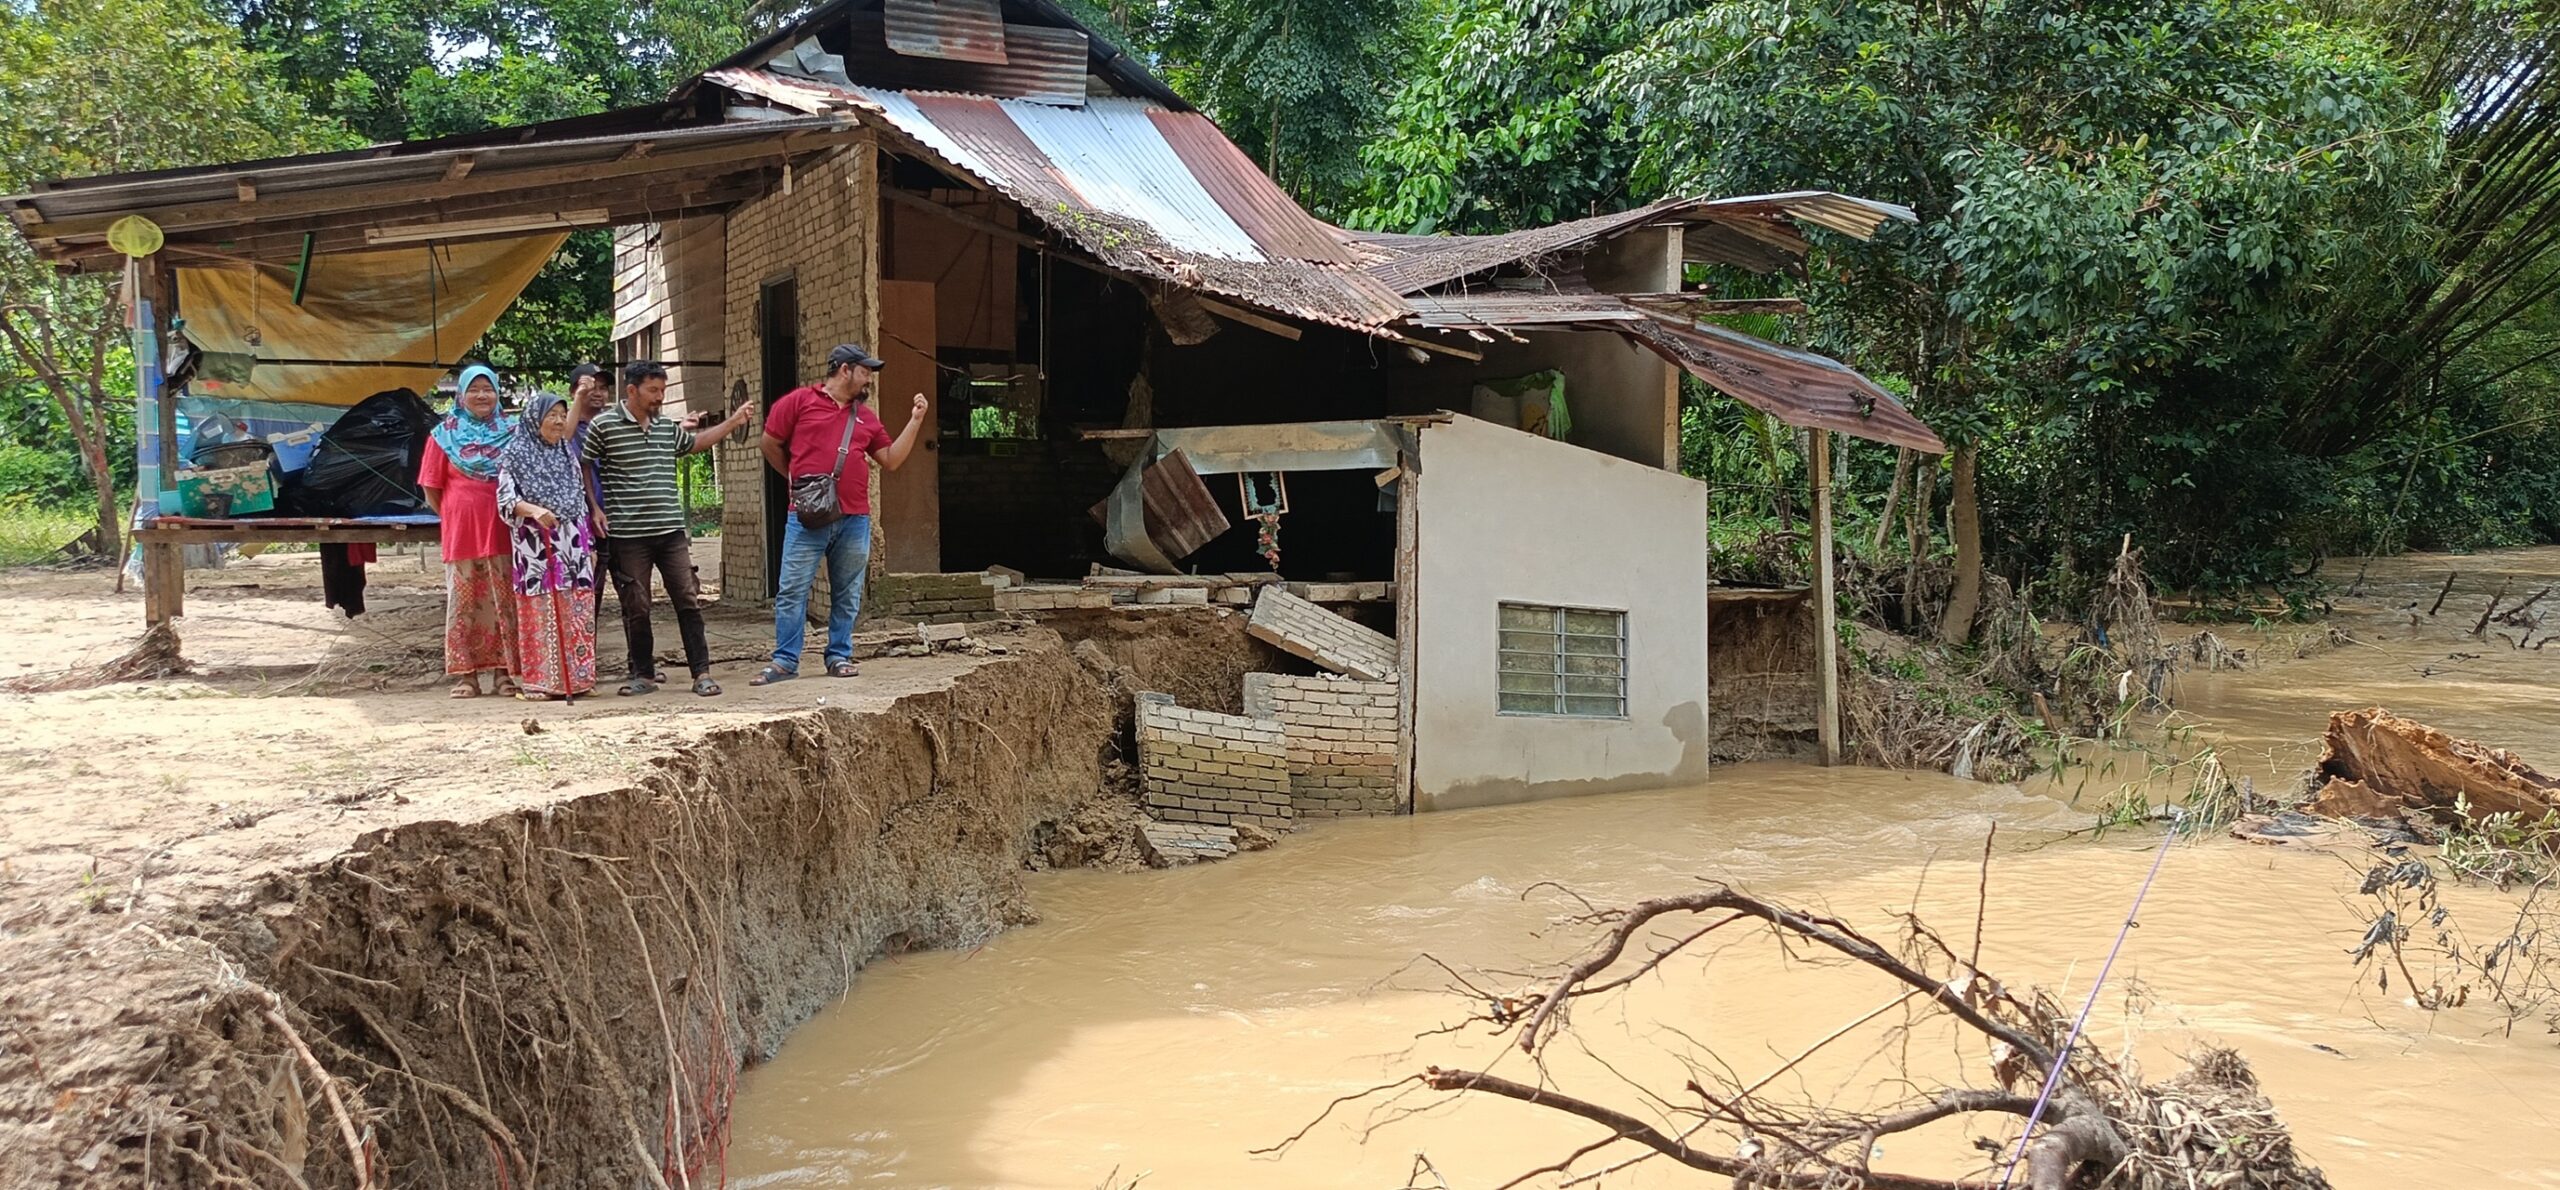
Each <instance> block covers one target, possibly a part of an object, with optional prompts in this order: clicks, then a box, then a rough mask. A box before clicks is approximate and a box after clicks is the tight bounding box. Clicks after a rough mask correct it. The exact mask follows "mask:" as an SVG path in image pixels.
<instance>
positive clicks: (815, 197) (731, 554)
mask: <svg viewBox="0 0 2560 1190" xmlns="http://www.w3.org/2000/svg"><path fill="white" fill-rule="evenodd" d="M878 231H879V199H878V169H877V166H876V163H875V154H874V151H873V149H872V147H871V145H870V144H869V143H867V142H857V143H856V144H854V145H852V146H849V147H847V148H845V149H844V150H842V151H840V152H837V153H835V154H833V155H831V156H828V157H826V158H824V159H822V160H820V161H819V162H817V163H815V164H812V165H810V166H808V167H807V168H804V169H800V170H798V171H796V173H795V174H794V176H793V178H792V185H791V188H790V192H789V193H787V194H786V193H784V192H783V190H782V188H781V187H779V186H777V187H776V188H775V189H774V191H773V192H772V193H770V194H767V195H766V196H765V197H763V198H759V199H756V200H755V201H753V202H749V203H746V204H745V205H742V206H740V207H739V208H738V209H736V210H734V211H732V212H730V213H729V218H728V225H727V236H726V239H727V246H726V256H725V260H726V267H727V297H726V303H725V304H726V307H727V312H728V317H727V320H726V322H727V325H726V328H725V333H724V335H723V338H724V340H725V349H724V352H723V357H724V358H723V363H724V369H723V371H724V374H725V375H727V376H728V377H729V378H731V379H732V380H739V379H743V380H745V381H746V382H747V387H748V391H749V392H751V393H754V394H755V395H756V397H757V399H758V400H759V401H760V402H761V401H762V400H763V399H764V397H765V394H764V393H762V392H761V391H760V386H761V384H762V382H763V376H764V344H763V341H762V335H763V330H764V328H763V325H762V323H761V320H760V319H759V317H758V310H757V301H758V298H759V296H760V294H761V292H762V290H763V287H764V286H765V284H766V283H768V282H772V281H778V280H781V279H783V278H785V277H788V278H791V279H792V280H793V281H795V282H796V283H797V289H798V293H799V301H800V328H799V331H800V333H799V340H800V350H799V359H797V360H796V361H794V362H793V368H792V370H793V374H794V375H796V376H799V377H801V378H803V379H815V378H816V377H817V376H818V374H819V372H820V371H821V370H822V369H823V367H824V365H825V363H826V358H827V350H828V349H829V348H831V347H833V346H835V345H836V344H838V343H843V342H848V341H855V342H862V343H875V342H876V341H877V339H878V338H879V335H878V329H879V314H878V309H879V277H880V271H879V267H878V259H879V253H878V241H879V235H878ZM762 429H763V419H762V417H761V416H759V417H758V419H757V421H756V423H755V424H754V425H753V426H750V427H749V428H748V429H747V430H746V431H744V432H741V433H739V434H736V435H733V436H731V437H730V439H729V440H728V441H727V442H724V443H722V444H721V445H720V447H719V450H718V452H717V455H716V457H715V461H714V466H715V467H716V469H717V470H718V472H719V475H720V491H721V498H722V508H721V516H720V532H721V538H722V542H721V554H720V573H721V577H722V579H723V583H722V587H721V590H722V594H723V597H724V598H730V599H736V600H739V601H741V602H755V603H761V602H763V601H764V599H765V594H764V592H765V586H766V583H767V582H768V581H769V579H768V572H767V571H766V569H765V567H766V564H767V563H766V558H765V528H764V526H765V507H764V458H763V455H762V454H761V453H760V451H759V449H758V447H757V445H756V442H757V439H758V438H759V437H760V436H761V431H762ZM875 499H876V496H875ZM874 507H877V505H876V504H875V505H874ZM875 536H877V534H875ZM873 548H874V555H873V556H874V557H875V558H876V557H877V556H878V554H877V549H878V544H877V543H876V542H875V543H874V546H873ZM874 569H875V570H876V569H877V567H875V568H874ZM819 583H820V586H821V588H823V586H824V584H825V576H824V574H823V573H821V575H820V577H819ZM812 598H813V600H823V599H824V596H823V595H822V594H813V596H812Z"/></svg>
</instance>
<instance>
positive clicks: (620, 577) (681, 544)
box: [605, 529, 711, 678]
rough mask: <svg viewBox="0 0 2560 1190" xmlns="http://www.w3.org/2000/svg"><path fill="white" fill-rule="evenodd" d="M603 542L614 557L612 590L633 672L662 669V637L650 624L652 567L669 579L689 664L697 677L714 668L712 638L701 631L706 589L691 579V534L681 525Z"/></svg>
mask: <svg viewBox="0 0 2560 1190" xmlns="http://www.w3.org/2000/svg"><path fill="white" fill-rule="evenodd" d="M605 545H606V548H607V550H608V553H609V556H610V557H611V558H612V559H613V594H614V597H615V598H617V599H620V600H621V601H622V639H623V643H624V644H626V645H628V646H629V647H630V650H631V676H632V677H634V678H646V677H651V676H653V675H655V674H656V673H657V672H658V663H657V651H658V638H657V634H656V633H655V632H654V631H653V630H652V629H651V628H650V625H649V571H650V569H651V568H653V567H654V568H655V569H656V570H657V572H658V577H659V578H660V579H662V580H663V581H665V583H666V584H667V602H668V603H671V604H674V605H675V609H676V630H677V631H678V632H681V633H683V635H684V663H685V668H687V669H690V670H692V671H693V676H695V677H697V678H699V677H701V676H703V675H704V674H707V673H710V672H711V641H710V639H709V638H707V637H705V636H704V635H703V633H702V589H701V588H700V587H698V586H696V585H695V584H694V581H693V543H692V539H691V538H689V537H688V536H686V534H685V531H684V530H682V529H677V530H675V531H673V532H669V533H659V534H655V535H653V536H649V537H608V538H606V539H605Z"/></svg>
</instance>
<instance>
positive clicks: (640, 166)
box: [28, 125, 860, 241]
mask: <svg viewBox="0 0 2560 1190" xmlns="http://www.w3.org/2000/svg"><path fill="white" fill-rule="evenodd" d="M859 131H860V130H859V129H857V128H854V127H852V126H850V125H848V126H847V127H846V128H845V129H843V130H842V131H839V132H830V133H824V134H818V133H807V134H804V135H807V136H809V137H810V138H811V142H812V143H811V145H810V149H811V151H813V152H814V151H817V150H819V149H822V148H825V147H827V146H829V145H832V144H837V143H844V142H849V141H852V140H854V139H855V138H856V137H857V135H858V134H859ZM773 157H774V146H773V145H771V144H769V143H765V142H761V141H749V142H745V143H741V144H729V145H715V146H711V147H708V148H702V149H692V150H687V151H684V152H678V153H668V154H665V155H663V156H657V155H652V156H649V157H641V158H635V159H632V160H628V161H597V162H587V163H584V164H579V165H558V166H548V167H544V168H539V169H523V170H500V171H497V172H493V173H473V174H471V175H470V176H468V177H465V178H461V179H459V180H455V181H435V182H427V183H417V182H394V183H389V184H383V185H373V186H365V187H361V188H348V189H343V190H332V191H322V192H317V193H312V194H303V195H295V196H293V197H290V198H273V199H266V200H264V201H262V202H261V203H259V204H258V205H257V207H256V208H255V209H254V210H250V211H243V210H242V209H241V208H240V207H238V206H234V205H224V206H219V207H216V206H208V205H206V204H201V203H191V204H185V205H179V206H166V207H157V208H151V209H146V210H137V211H129V212H128V211H119V212H113V213H110V214H104V215H92V216H83V217H81V218H78V219H69V220H64V221H62V222H60V223H47V224H41V225H39V226H37V227H35V228H33V229H30V231H29V232H28V236H29V238H30V239H37V238H41V239H47V240H55V241H72V240H82V239H88V238H93V237H99V236H104V235H105V234H106V231H107V227H108V225H109V224H112V223H114V222H115V221H116V220H117V219H119V218H122V217H123V216H124V215H126V214H138V215H142V216H144V217H146V218H148V219H150V220H151V221H152V222H154V223H157V224H159V225H160V228H161V230H162V231H164V232H169V233H171V234H175V233H178V232H185V231H201V230H205V229H208V228H216V227H234V226H239V225H241V224H244V223H254V224H261V225H263V224H268V223H274V222H278V221H282V220H287V219H296V218H305V217H322V216H332V215H335V216H349V217H352V216H358V215H360V213H362V212H364V211H368V210H373V209H389V210H398V209H401V208H403V207H406V206H408V205H410V204H414V203H419V202H427V201H434V200H439V199H450V198H465V197H474V196H484V195H492V194H503V193H506V192H511V191H523V190H529V189H534V188H537V187H543V186H555V185H571V184H575V185H581V186H586V187H589V188H593V187H596V186H597V185H598V184H599V183H603V182H610V181H614V180H617V179H621V178H629V177H634V176H637V175H641V174H668V173H677V172H680V171H683V170H687V169H701V170H704V171H707V172H712V173H716V172H718V171H719V170H720V169H721V168H722V167H726V166H735V165H740V164H743V163H748V162H767V161H771V160H772V159H773Z"/></svg>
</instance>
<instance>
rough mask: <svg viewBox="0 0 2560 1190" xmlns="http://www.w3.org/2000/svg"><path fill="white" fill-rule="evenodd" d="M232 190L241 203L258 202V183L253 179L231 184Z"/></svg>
mask: <svg viewBox="0 0 2560 1190" xmlns="http://www.w3.org/2000/svg"><path fill="white" fill-rule="evenodd" d="M232 189H233V191H234V192H236V193H238V194H239V195H240V201H242V202H256V201H258V182H257V179H255V178H242V179H240V180H239V181H238V182H235V183H233V184H232Z"/></svg>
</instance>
